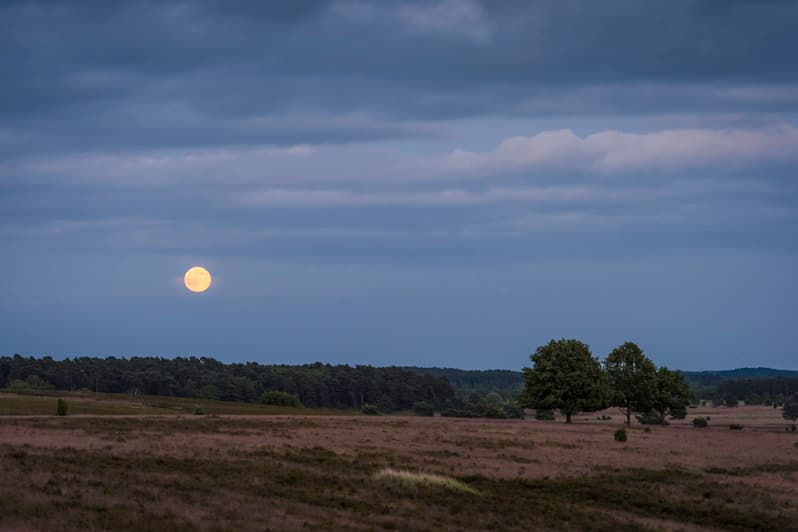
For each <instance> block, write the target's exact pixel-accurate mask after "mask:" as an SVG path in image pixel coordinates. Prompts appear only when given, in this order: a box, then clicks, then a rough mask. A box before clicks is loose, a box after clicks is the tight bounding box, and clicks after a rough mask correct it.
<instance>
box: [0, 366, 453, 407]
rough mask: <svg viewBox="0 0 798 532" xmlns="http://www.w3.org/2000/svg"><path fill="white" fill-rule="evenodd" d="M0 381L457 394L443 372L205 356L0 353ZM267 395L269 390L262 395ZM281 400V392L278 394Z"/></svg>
mask: <svg viewBox="0 0 798 532" xmlns="http://www.w3.org/2000/svg"><path fill="white" fill-rule="evenodd" d="M0 388H16V389H24V388H33V389H55V390H72V391H75V390H89V391H94V392H109V393H128V394H133V395H139V394H142V395H167V396H169V395H171V396H175V397H198V398H204V399H219V400H222V401H242V402H257V401H259V400H262V399H263V400H275V398H276V397H278V396H276V395H274V394H271V395H268V392H275V391H279V392H285V393H288V394H292V395H294V396H296V398H297V399H298V400H299V402H301V404H303V405H304V406H308V407H314V408H316V407H318V408H355V409H361V408H362V407H363V405H366V404H373V405H377V406H378V407H379V408H380V409H381V411H386V412H388V411H391V410H393V409H399V410H405V409H410V408H412V406H413V404H414V403H416V402H419V401H424V402H428V403H431V404H433V405H436V406H440V405H442V404H444V403H446V402H447V401H451V400H454V398H455V392H454V389H453V387H452V385H451V384H450V383H449V382H448V381H447V380H446V379H445V378H442V377H435V376H432V375H420V374H417V373H414V372H411V371H405V370H403V369H401V368H398V367H385V368H378V367H373V366H367V365H357V366H348V365H330V364H322V363H318V362H317V363H315V364H306V365H298V366H289V365H264V364H257V363H254V362H248V363H245V364H225V363H222V362H220V361H218V360H215V359H213V358H208V357H188V358H184V357H178V358H160V357H131V358H117V357H108V358H95V357H76V358H66V359H63V360H55V359H53V358H51V357H43V358H34V357H23V356H21V355H14V356H4V357H0ZM264 394H267V395H264ZM281 400H286V399H284V398H283V399H281Z"/></svg>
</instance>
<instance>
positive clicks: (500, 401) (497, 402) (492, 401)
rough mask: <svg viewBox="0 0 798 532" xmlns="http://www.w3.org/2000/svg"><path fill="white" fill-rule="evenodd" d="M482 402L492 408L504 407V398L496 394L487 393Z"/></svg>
mask: <svg viewBox="0 0 798 532" xmlns="http://www.w3.org/2000/svg"><path fill="white" fill-rule="evenodd" d="M484 402H485V403H487V404H488V405H490V406H492V407H494V408H501V407H502V406H503V405H504V398H503V397H502V396H501V395H499V394H498V393H496V392H489V393H488V394H486V395H485V399H484Z"/></svg>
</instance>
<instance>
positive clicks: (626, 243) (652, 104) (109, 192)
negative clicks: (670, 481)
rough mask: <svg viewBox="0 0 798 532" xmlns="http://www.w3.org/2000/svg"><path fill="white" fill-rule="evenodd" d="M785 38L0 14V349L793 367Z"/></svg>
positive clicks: (325, 13) (401, 8)
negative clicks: (615, 352)
mask: <svg viewBox="0 0 798 532" xmlns="http://www.w3.org/2000/svg"><path fill="white" fill-rule="evenodd" d="M796 27H798V2H790V1H775V0H772V1H753V0H750V1H733V0H728V1H726V0H724V1H720V0H717V1H715V0H694V1H690V0H683V1H678V2H638V1H634V0H629V1H613V0H607V1H602V2H593V1H589V0H585V1H575V0H573V1H569V0H565V1H559V2H548V1H546V2H544V1H513V0H506V1H502V2H488V1H485V2H480V1H478V0H430V1H425V2H421V1H409V0H406V1H374V2H369V1H360V0H354V1H324V2H322V1H318V2H317V1H300V0H294V1H292V2H259V1H241V2H230V3H226V2H201V1H192V2H170V1H164V2H140V1H125V2H113V1H110V2H109V1H80V0H77V1H73V2H60V1H41V2H39V1H30V2H23V1H6V2H3V3H2V4H0V50H2V53H0V80H2V82H1V83H0V353H2V354H6V355H8V354H13V353H21V354H25V355H35V356H43V355H52V356H55V357H65V356H70V357H72V356H107V355H114V356H133V355H157V356H167V357H172V356H189V355H197V356H213V357H215V358H218V359H220V360H223V361H227V362H232V361H236V362H242V361H257V362H262V363H292V364H293V363H308V362H314V361H321V362H329V363H348V364H375V365H394V364H395V365H421V366H448V367H460V368H466V369H485V368H508V369H519V368H521V367H523V366H525V365H529V364H530V362H529V355H530V354H531V353H532V352H534V350H535V349H536V348H537V347H538V346H539V345H542V344H545V343H547V342H548V341H549V340H550V339H552V338H561V337H565V338H578V339H580V340H582V341H584V342H585V343H587V344H588V345H590V347H591V349H592V352H593V354H594V355H595V356H597V357H599V358H602V359H603V358H604V357H605V356H606V355H607V353H608V352H609V351H610V350H611V349H612V348H613V347H615V346H617V345H620V344H622V343H623V342H625V341H635V342H637V343H638V344H639V345H640V346H641V347H642V348H643V349H644V351H645V352H646V354H648V356H649V357H650V358H651V359H652V360H654V362H656V363H657V364H660V365H667V366H669V367H671V368H679V369H685V370H697V369H727V368H735V367H741V366H770V367H779V368H785V369H798V348H796V345H798V326H796V325H798V324H797V323H796V315H798V314H796V301H798V284H797V283H796V281H795V275H796V272H798V238H797V237H798V210H796V207H797V206H798V190H797V189H796V187H797V186H798V176H796V168H798V167H797V166H796V165H797V163H798V54H796V53H795V51H796V50H798V32H796V31H795V28H796ZM194 265H203V266H205V267H206V268H208V270H210V272H211V273H212V275H213V284H212V286H211V288H210V289H209V290H208V291H207V292H204V293H201V294H194V293H190V292H189V291H187V290H186V289H185V287H184V286H183V284H182V276H183V273H184V272H185V271H186V270H187V269H188V268H189V267H191V266H194Z"/></svg>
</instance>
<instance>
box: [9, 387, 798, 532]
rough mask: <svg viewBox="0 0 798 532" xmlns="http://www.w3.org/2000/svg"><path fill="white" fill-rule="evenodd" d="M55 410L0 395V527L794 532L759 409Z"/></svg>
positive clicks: (770, 422) (776, 418)
mask: <svg viewBox="0 0 798 532" xmlns="http://www.w3.org/2000/svg"><path fill="white" fill-rule="evenodd" d="M62 395H63V394H62ZM66 397H67V400H68V402H69V415H67V416H64V417H57V416H55V415H53V414H54V412H55V401H56V398H55V396H33V395H18V394H10V393H0V466H1V469H2V472H3V474H2V476H1V477H0V528H2V529H42V530H54V529H58V530H74V529H96V530H99V529H111V528H113V529H137V530H141V529H148V530H191V529H209V530H249V529H253V530H254V529H257V530H265V529H273V530H284V529H300V528H307V529H316V530H328V529H356V530H375V529H376V530H391V529H396V530H411V529H412V530H434V529H460V530H485V529H502V530H511V529H517V530H528V529H541V528H542V529H596V530H600V529H606V530H609V529H612V530H619V529H620V530H650V529H674V530H697V529H725V530H785V529H794V528H796V527H798V490H796V489H795V487H796V486H798V433H794V432H790V430H789V429H790V423H789V422H786V421H785V420H783V419H782V418H781V412H780V410H776V409H773V408H770V407H760V406H742V407H738V408H724V407H720V408H712V407H699V408H697V409H690V411H689V415H688V418H687V419H685V420H679V421H673V422H672V423H671V425H670V426H667V427H661V426H654V427H649V429H648V430H647V429H646V428H645V427H644V426H643V425H639V424H633V425H632V427H631V428H630V429H629V430H628V439H627V441H626V442H618V441H616V440H615V439H614V437H613V434H614V433H615V431H616V430H617V429H618V428H619V427H620V426H621V422H622V420H621V416H620V415H619V414H618V413H617V411H613V410H607V411H605V412H598V413H592V414H583V415H580V416H577V417H575V418H574V422H573V423H572V424H570V425H567V424H565V423H563V422H562V420H561V419H558V420H556V421H537V420H534V419H526V420H486V419H457V418H441V417H415V416H411V415H391V416H363V415H359V414H355V413H353V412H345V411H344V412H342V411H318V410H313V409H302V408H295V409H290V408H280V407H267V406H260V405H243V404H233V403H220V402H217V401H196V400H187V399H173V398H168V397H167V398H164V397H157V398H131V397H129V396H122V395H119V396H112V395H110V394H109V395H103V394H88V393H87V394H80V395H75V394H73V395H66ZM197 406H200V407H201V408H202V411H203V412H204V413H205V414H204V415H194V414H193V412H194V411H195V409H196V408H197ZM331 414H337V415H331ZM341 414H344V415H341ZM696 416H704V417H709V427H708V428H705V429H697V428H693V426H692V422H691V419H692V418H693V417H696ZM602 417H604V418H606V417H610V418H611V419H602ZM730 425H742V430H732V429H730ZM785 429H787V430H785Z"/></svg>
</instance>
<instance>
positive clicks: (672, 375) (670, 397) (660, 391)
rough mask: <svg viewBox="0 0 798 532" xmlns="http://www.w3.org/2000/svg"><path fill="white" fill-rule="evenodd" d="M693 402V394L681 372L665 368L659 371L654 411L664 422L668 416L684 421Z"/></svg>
mask: <svg viewBox="0 0 798 532" xmlns="http://www.w3.org/2000/svg"><path fill="white" fill-rule="evenodd" d="M692 400H693V393H692V392H691V391H690V386H689V385H688V384H687V381H686V380H685V379H684V376H683V375H682V373H681V372H679V371H671V370H669V369H668V368H666V367H665V366H662V367H661V368H659V369H658V370H657V393H656V395H655V397H654V404H653V405H652V409H653V410H654V411H656V412H657V413H658V414H659V416H660V418H661V419H662V420H665V416H667V415H668V414H670V415H671V416H672V417H673V418H674V419H684V417H685V416H686V415H687V407H688V406H690V403H691V402H692Z"/></svg>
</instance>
